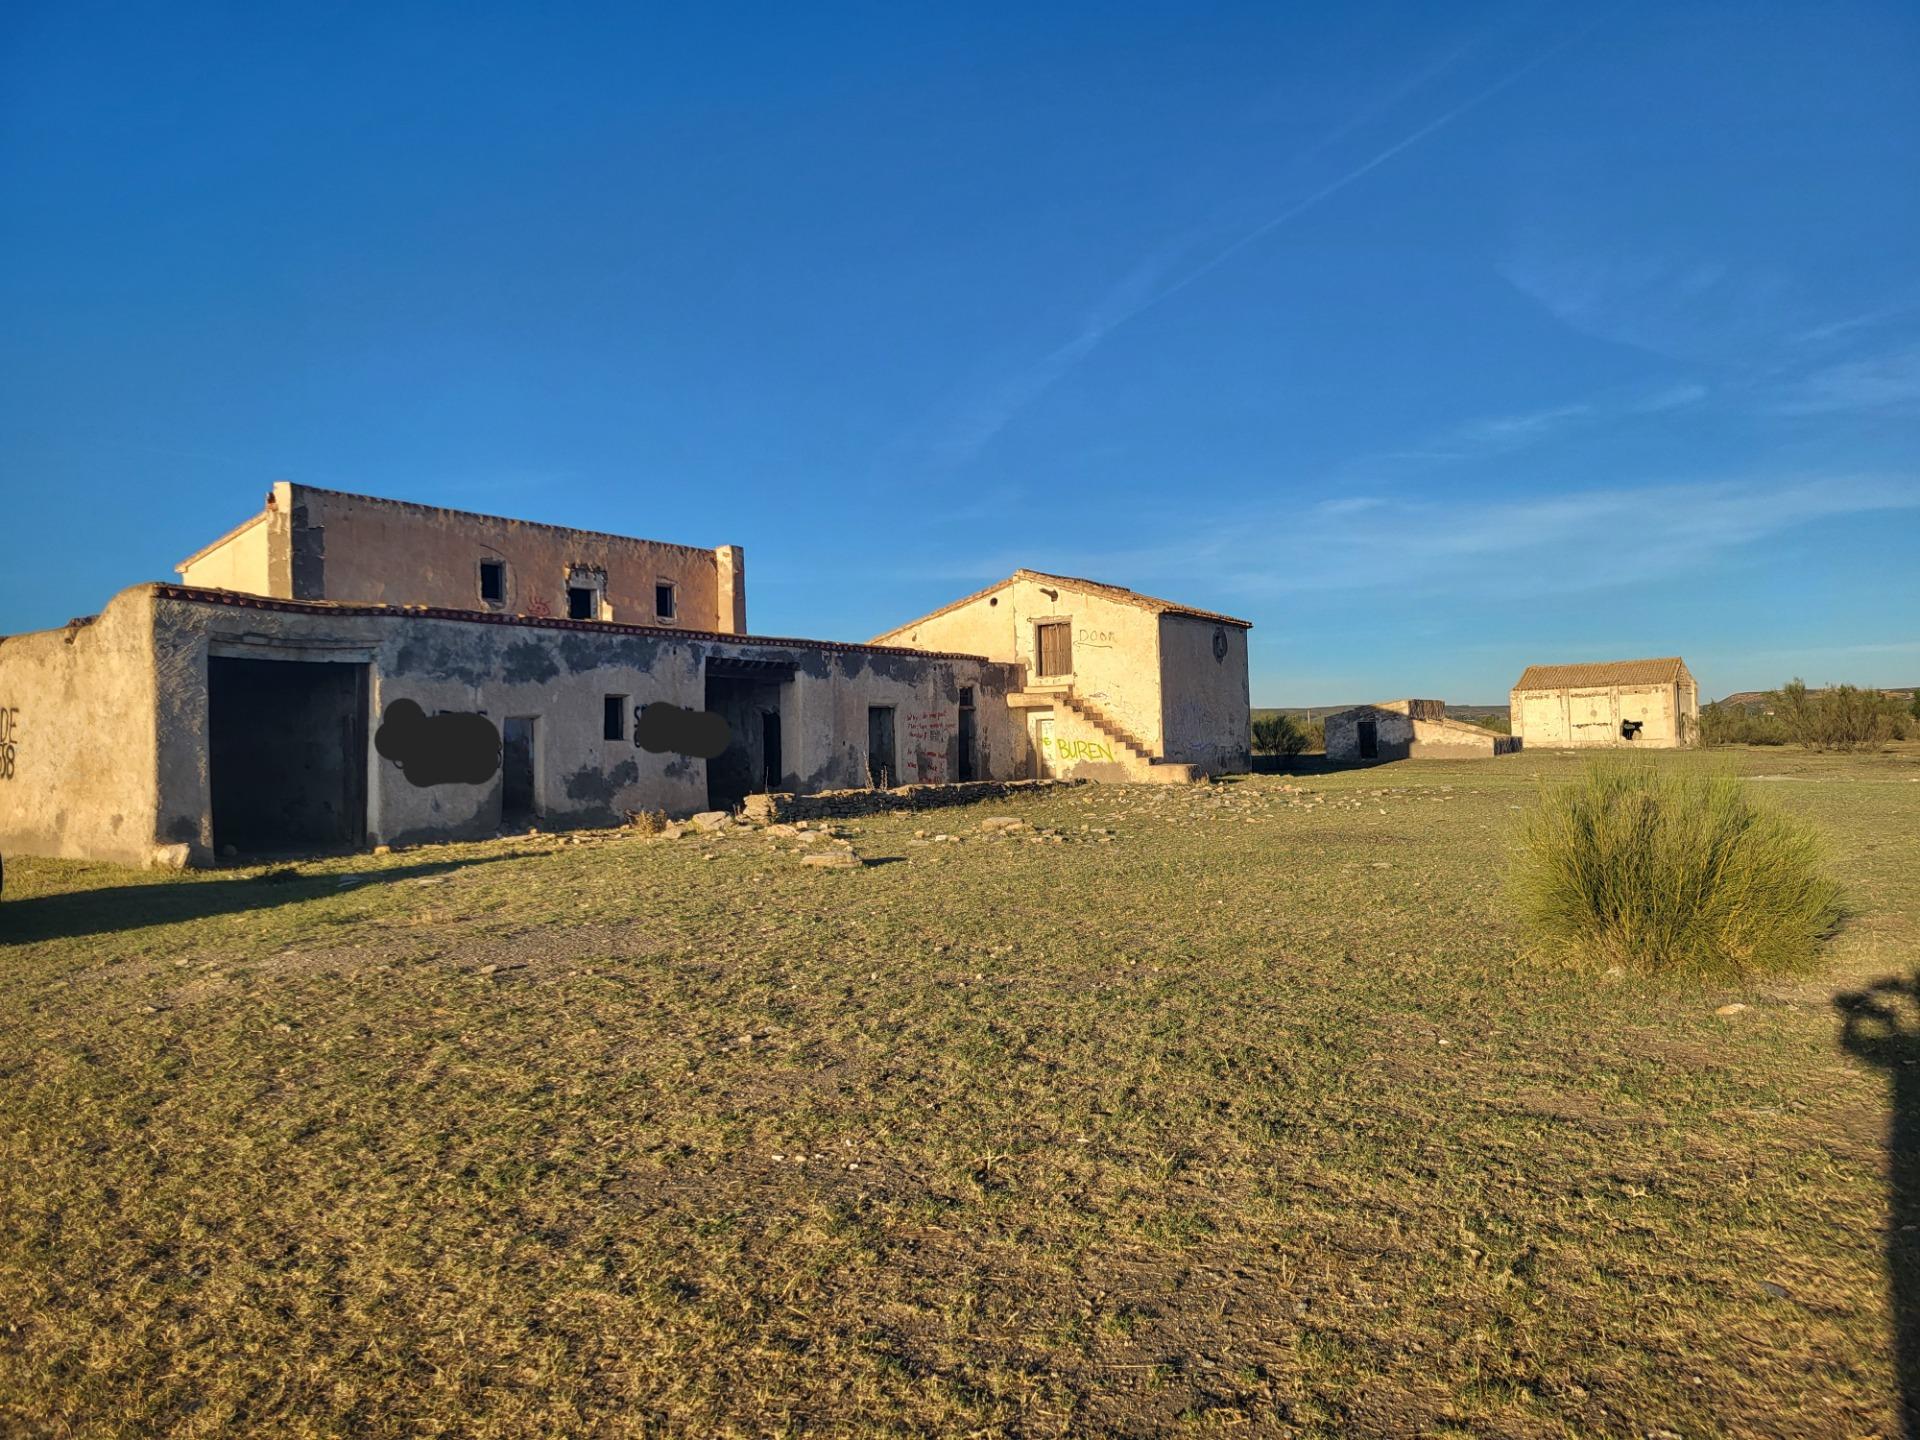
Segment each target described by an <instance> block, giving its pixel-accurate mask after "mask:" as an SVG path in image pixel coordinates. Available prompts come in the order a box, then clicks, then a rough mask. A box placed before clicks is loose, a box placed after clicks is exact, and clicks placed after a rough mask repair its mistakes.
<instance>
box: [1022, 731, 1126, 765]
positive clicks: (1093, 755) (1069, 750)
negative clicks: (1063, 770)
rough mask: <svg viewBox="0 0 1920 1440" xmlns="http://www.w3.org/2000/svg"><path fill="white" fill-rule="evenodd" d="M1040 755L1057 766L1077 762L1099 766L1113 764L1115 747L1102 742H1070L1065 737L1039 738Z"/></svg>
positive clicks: (1049, 736) (1043, 736)
mask: <svg viewBox="0 0 1920 1440" xmlns="http://www.w3.org/2000/svg"><path fill="white" fill-rule="evenodd" d="M1039 742H1040V753H1041V754H1042V755H1043V756H1045V757H1046V758H1047V760H1048V761H1050V762H1051V763H1053V764H1055V765H1071V764H1072V763H1073V762H1074V761H1076V760H1085V761H1088V762H1089V763H1094V764H1098V763H1100V762H1102V761H1104V762H1106V763H1107V764H1109V765H1111V764H1112V763H1113V746H1111V745H1108V744H1106V743H1105V742H1104V741H1100V740H1069V739H1067V738H1066V737H1065V736H1053V735H1042V736H1040V737H1039Z"/></svg>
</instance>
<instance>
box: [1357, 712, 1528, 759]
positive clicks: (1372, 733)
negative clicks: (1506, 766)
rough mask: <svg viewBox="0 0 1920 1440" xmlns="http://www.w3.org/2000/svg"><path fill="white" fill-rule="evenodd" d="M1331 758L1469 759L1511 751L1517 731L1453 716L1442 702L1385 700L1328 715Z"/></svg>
mask: <svg viewBox="0 0 1920 1440" xmlns="http://www.w3.org/2000/svg"><path fill="white" fill-rule="evenodd" d="M1325 725H1326V734H1327V758H1328V759H1329V760H1342V761H1351V762H1364V761H1373V760H1381V761H1385V760H1406V759H1431V760H1468V759H1477V758H1487V759H1491V758H1492V757H1493V756H1495V755H1511V754H1512V753H1513V752H1514V751H1516V750H1518V749H1519V748H1520V741H1519V740H1518V739H1517V738H1516V737H1514V736H1512V735H1500V734H1496V733H1495V732H1494V731H1492V730H1489V729H1487V728H1486V727H1485V726H1484V725H1469V724H1467V723H1466V722H1465V721H1464V720H1452V719H1449V718H1448V717H1447V707H1446V703H1445V702H1444V701H1441V700H1382V701H1380V702H1379V703H1378V704H1374V705H1355V706H1352V707H1350V708H1349V709H1346V710H1335V711H1334V712H1333V713H1332V714H1330V715H1328V716H1327V717H1326V721H1325Z"/></svg>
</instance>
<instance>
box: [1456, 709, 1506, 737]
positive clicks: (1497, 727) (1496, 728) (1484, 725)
mask: <svg viewBox="0 0 1920 1440" xmlns="http://www.w3.org/2000/svg"><path fill="white" fill-rule="evenodd" d="M1467 723H1468V724H1469V725H1478V726H1479V727H1480V728H1481V729H1482V730H1491V731H1493V733H1494V734H1496V735H1511V734H1512V733H1513V716H1511V715H1509V714H1507V713H1506V712H1505V711H1498V710H1497V711H1495V712H1494V713H1493V714H1491V715H1476V716H1474V717H1473V719H1471V720H1469V721H1468V722H1467Z"/></svg>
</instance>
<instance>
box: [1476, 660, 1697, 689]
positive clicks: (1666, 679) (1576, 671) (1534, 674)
mask: <svg viewBox="0 0 1920 1440" xmlns="http://www.w3.org/2000/svg"><path fill="white" fill-rule="evenodd" d="M1692 678H1693V677H1692V675H1691V674H1690V673H1689V672H1688V670H1687V667H1686V664H1685V662H1684V661H1682V660H1681V659H1680V657H1679V656H1678V655H1667V656H1663V657H1661V658H1660V659H1658V660H1599V661H1595V662H1593V663H1591V664H1586V665H1529V666H1528V667H1527V668H1526V670H1525V671H1524V672H1523V673H1522V674H1521V676H1520V678H1519V680H1517V681H1516V682H1514V687H1513V688H1514V689H1516V690H1566V689H1583V688H1585V687H1587V686H1592V685H1671V684H1674V683H1675V682H1677V681H1680V680H1691V679H1692Z"/></svg>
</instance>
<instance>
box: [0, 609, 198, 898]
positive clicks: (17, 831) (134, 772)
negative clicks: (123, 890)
mask: <svg viewBox="0 0 1920 1440" xmlns="http://www.w3.org/2000/svg"><path fill="white" fill-rule="evenodd" d="M152 642H153V605H152V599H151V597H150V595H149V594H148V593H147V592H146V591H144V590H137V589H136V590H128V591H124V592H122V593H121V594H119V595H117V596H115V597H114V599H113V601H112V603H110V604H109V605H108V606H107V608H106V610H105V611H104V612H102V614H101V615H100V616H99V618H98V619H96V620H94V621H93V622H92V623H90V624H83V625H76V626H69V627H67V628H65V629H61V630H43V631H39V632H37V633H35V634H30V635H13V636H9V637H7V638H6V639H4V640H0V854H8V855H52V856H60V857H65V858H72V859H97V860H113V861H118V862H121V863H124V864H133V865H145V864H148V863H150V862H152V861H154V860H155V859H156V858H161V857H157V856H156V853H155V851H156V833H155V811H156V798H155V797H156V775H155V757H154V689H155V679H154V658H153V643H152Z"/></svg>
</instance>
